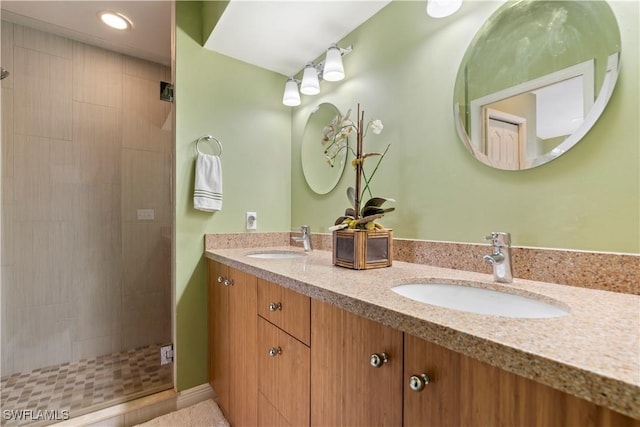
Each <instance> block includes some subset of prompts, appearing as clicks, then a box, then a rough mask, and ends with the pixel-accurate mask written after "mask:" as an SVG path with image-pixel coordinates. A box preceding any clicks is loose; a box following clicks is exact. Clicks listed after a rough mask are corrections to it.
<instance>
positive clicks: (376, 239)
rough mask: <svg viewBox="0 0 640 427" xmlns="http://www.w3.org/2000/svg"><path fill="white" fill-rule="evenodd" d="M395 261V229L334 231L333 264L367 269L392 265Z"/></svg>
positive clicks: (355, 268)
mask: <svg viewBox="0 0 640 427" xmlns="http://www.w3.org/2000/svg"><path fill="white" fill-rule="evenodd" d="M392 261H393V230H371V231H369V230H353V229H344V230H337V231H334V232H333V265H337V266H340V267H346V268H352V269H354V270H367V269H370V268H380V267H390V266H391V263H392Z"/></svg>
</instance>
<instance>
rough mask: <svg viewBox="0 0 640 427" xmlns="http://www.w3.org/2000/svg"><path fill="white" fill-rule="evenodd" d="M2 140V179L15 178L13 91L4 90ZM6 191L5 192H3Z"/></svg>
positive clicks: (0, 100)
mask: <svg viewBox="0 0 640 427" xmlns="http://www.w3.org/2000/svg"><path fill="white" fill-rule="evenodd" d="M0 102H2V117H1V119H2V139H0V145H2V149H1V150H0V156H1V157H2V175H1V176H2V178H6V177H10V176H13V168H14V164H13V162H14V160H13V134H14V129H13V89H5V88H4V87H3V88H2V95H1V96H0ZM3 191H4V190H3Z"/></svg>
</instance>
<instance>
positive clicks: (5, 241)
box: [0, 25, 172, 375]
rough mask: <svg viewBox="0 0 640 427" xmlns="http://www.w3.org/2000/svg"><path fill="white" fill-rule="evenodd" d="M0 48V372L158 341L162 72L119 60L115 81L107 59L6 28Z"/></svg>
mask: <svg viewBox="0 0 640 427" xmlns="http://www.w3.org/2000/svg"><path fill="white" fill-rule="evenodd" d="M11 29H13V31H11ZM14 33H15V34H16V37H15V38H14V37H13V36H14ZM7 34H8V35H7ZM14 39H15V43H13V41H14ZM6 46H8V47H7V48H6V50H5V47H6ZM16 46H17V47H16ZM2 48H3V52H2V56H3V62H4V59H5V57H6V56H7V55H8V54H9V53H8V52H13V53H12V56H13V65H12V68H14V70H10V71H11V77H12V83H13V89H3V92H2V107H3V111H2V121H3V138H2V175H3V177H2V202H3V203H2V215H1V218H2V221H1V222H2V246H1V247H0V248H1V249H0V250H1V251H2V252H0V260H1V262H2V275H3V277H2V288H3V289H2V292H3V299H2V304H3V308H4V307H10V309H8V310H3V311H2V316H3V318H2V320H3V323H2V348H3V352H2V353H3V356H2V362H1V363H2V365H1V366H2V369H3V375H4V374H8V373H13V372H17V371H20V370H25V369H32V368H35V367H41V366H45V365H49V364H52V363H61V362H64V361H70V360H78V359H79V358H84V357H96V356H98V355H101V354H104V353H110V352H113V351H119V350H122V349H126V348H132V347H140V346H143V345H146V344H149V343H155V342H168V341H169V340H170V335H171V325H170V315H171V307H170V301H171V293H170V277H171V276H170V270H169V268H170V253H171V248H170V241H169V240H168V239H167V238H165V237H163V230H164V232H165V234H167V233H166V230H165V229H166V228H167V227H169V226H170V225H171V221H172V220H171V212H172V209H171V200H170V197H169V195H170V191H171V187H170V185H171V181H170V180H171V153H172V148H171V135H170V132H169V131H162V130H161V129H160V128H161V126H162V125H163V124H164V121H165V119H166V116H167V114H168V113H169V112H170V109H171V104H169V103H165V102H162V101H160V100H159V77H160V76H161V75H163V73H166V74H167V75H168V69H167V68H166V67H161V66H158V65H157V64H151V63H148V64H147V63H145V62H144V61H139V60H133V59H130V58H128V59H127V64H126V70H127V72H128V74H127V76H126V77H123V69H124V68H123V57H122V55H120V54H116V53H113V52H108V51H105V50H102V49H99V48H95V47H91V46H87V45H84V44H82V43H76V42H71V41H69V40H65V39H62V38H59V37H56V36H50V35H48V34H45V33H41V32H39V31H34V30H30V29H26V28H23V27H20V26H14V25H10V26H4V25H3V28H2ZM143 77H146V78H143ZM123 79H124V80H126V93H127V96H126V98H125V101H126V108H124V109H123V107H122V103H123V96H122V92H123ZM5 83H6V82H5ZM5 83H3V88H6V87H7V85H6V84H5ZM74 100H75V101H74ZM11 107H13V108H11ZM123 115H124V116H125V117H127V122H126V124H125V123H124V121H123ZM5 124H6V125H5ZM11 124H13V127H12V126H11ZM124 138H127V145H128V146H131V147H133V148H136V149H129V148H126V149H123V140H124ZM140 148H141V149H140ZM123 165H124V166H123ZM148 207H152V208H154V209H155V210H156V220H155V221H152V222H142V221H137V219H136V213H137V209H139V208H148ZM125 216H127V218H128V219H127V221H126V222H124V217H125ZM5 296H6V298H5ZM5 349H6V350H7V351H8V352H9V353H8V355H5Z"/></svg>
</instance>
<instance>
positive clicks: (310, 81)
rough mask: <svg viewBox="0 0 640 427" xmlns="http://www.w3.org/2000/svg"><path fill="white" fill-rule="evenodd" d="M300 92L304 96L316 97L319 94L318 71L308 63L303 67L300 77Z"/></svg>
mask: <svg viewBox="0 0 640 427" xmlns="http://www.w3.org/2000/svg"><path fill="white" fill-rule="evenodd" d="M300 92H302V93H304V94H305V95H317V94H319V93H320V82H319V81H318V70H316V67H314V66H313V64H311V63H309V64H307V66H306V67H304V74H303V75H302V83H300Z"/></svg>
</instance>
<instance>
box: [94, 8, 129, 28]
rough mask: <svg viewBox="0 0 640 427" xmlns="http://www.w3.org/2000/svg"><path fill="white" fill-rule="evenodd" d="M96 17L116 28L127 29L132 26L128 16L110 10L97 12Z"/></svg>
mask: <svg viewBox="0 0 640 427" xmlns="http://www.w3.org/2000/svg"><path fill="white" fill-rule="evenodd" d="M98 18H100V20H101V21H102V22H103V23H105V24H106V25H108V26H110V27H111V28H115V29H116V30H128V29H130V28H131V27H132V26H133V25H132V24H131V21H130V20H129V18H127V17H126V16H124V15H123V14H121V13H117V12H112V11H110V10H109V11H103V12H99V13H98Z"/></svg>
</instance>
